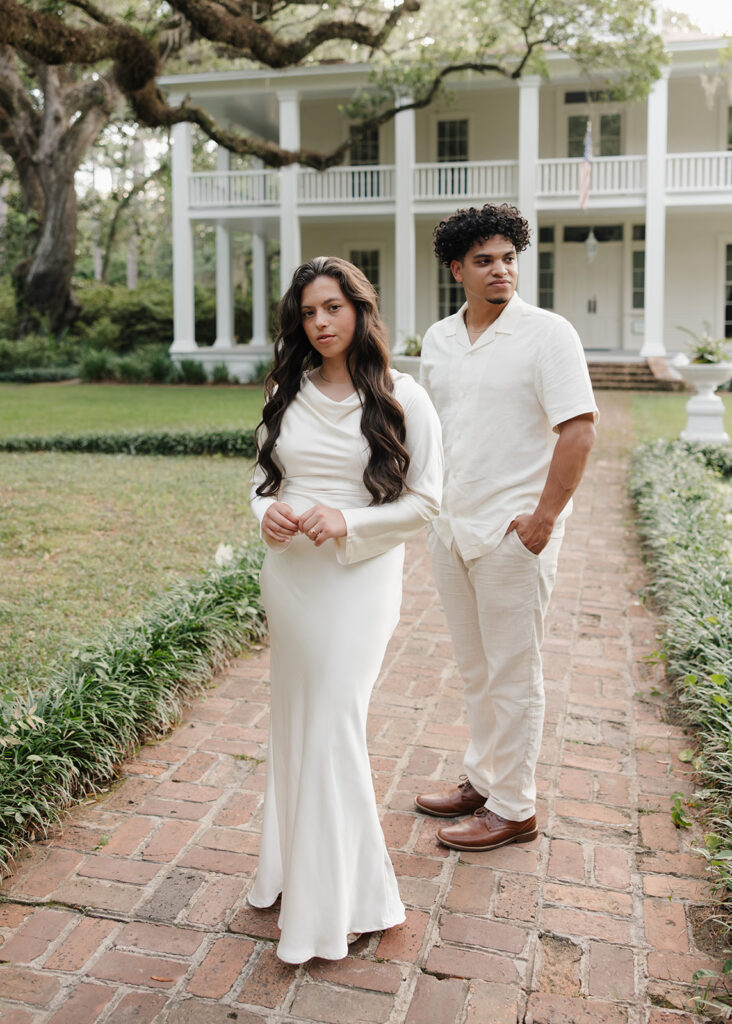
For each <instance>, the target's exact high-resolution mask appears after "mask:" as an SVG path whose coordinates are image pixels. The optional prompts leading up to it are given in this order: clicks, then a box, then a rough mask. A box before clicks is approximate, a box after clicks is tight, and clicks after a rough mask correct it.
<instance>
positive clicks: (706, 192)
mask: <svg viewBox="0 0 732 1024" xmlns="http://www.w3.org/2000/svg"><path fill="white" fill-rule="evenodd" d="M666 194H667V195H668V197H669V200H670V202H672V203H683V202H684V200H685V199H686V200H689V199H691V198H693V199H694V200H695V202H702V203H703V202H717V201H718V200H719V199H720V198H724V199H727V200H732V152H731V153H719V152H717V153H670V154H669V155H668V156H667V157H666Z"/></svg>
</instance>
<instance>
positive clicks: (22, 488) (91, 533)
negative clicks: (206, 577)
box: [0, 392, 252, 690]
mask: <svg viewBox="0 0 732 1024" xmlns="http://www.w3.org/2000/svg"><path fill="white" fill-rule="evenodd" d="M232 394H241V392H232ZM131 425H134V424H131ZM250 468H251V464H250V463H249V462H248V461H245V460H240V459H223V458H216V457H214V458H206V457H196V458H159V457H143V456H110V455H76V454H73V455H72V454H65V453H47V452H43V453H34V454H27V455H26V454H24V455H14V454H10V455H0V579H1V580H2V586H1V587H0V650H2V659H0V690H1V689H3V688H4V689H8V688H9V689H18V688H22V687H23V680H24V679H28V680H29V681H30V682H31V684H32V685H34V686H43V683H44V680H45V679H46V674H47V669H48V666H49V663H50V662H51V661H52V660H53V659H54V658H55V657H57V656H58V655H59V653H62V652H63V650H64V649H65V648H66V647H67V645H68V644H69V643H71V641H72V638H73V637H88V636H89V635H90V634H93V633H94V632H95V631H96V630H98V629H99V627H100V626H101V625H103V624H104V623H105V622H109V621H112V620H119V619H120V618H122V617H125V616H129V615H133V614H135V613H136V612H138V611H139V610H140V609H141V608H142V607H143V606H144V604H145V603H146V602H147V601H148V600H149V599H150V598H151V597H153V596H155V595H156V594H159V593H160V592H161V591H163V590H164V588H165V586H166V584H168V583H169V582H170V581H171V580H173V579H175V578H179V577H181V576H191V575H194V574H195V573H196V572H198V571H199V570H200V569H201V568H202V567H203V566H204V565H206V563H207V562H210V561H211V559H212V558H213V555H214V553H215V551H216V548H217V546H218V545H219V544H220V543H222V542H224V543H229V544H234V545H236V544H239V543H241V541H242V540H243V539H244V538H245V537H246V536H247V535H248V534H249V533H250V531H251V529H252V517H251V513H250V511H249V503H248V489H249V488H248V480H249V473H250Z"/></svg>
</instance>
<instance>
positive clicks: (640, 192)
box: [188, 152, 732, 215]
mask: <svg viewBox="0 0 732 1024" xmlns="http://www.w3.org/2000/svg"><path fill="white" fill-rule="evenodd" d="M581 168H582V160H581V159H579V158H574V159H560V160H539V164H538V169H537V183H536V184H537V188H536V195H537V201H538V206H539V209H540V210H541V209H543V210H561V209H565V208H569V207H571V208H574V207H575V206H576V204H577V199H578V196H579V186H580V175H581ZM645 193H646V158H645V157H644V156H607V157H595V158H594V159H593V161H592V184H591V186H590V203H591V204H592V207H593V208H594V209H595V210H597V208H598V207H599V206H606V207H608V208H613V207H619V206H622V205H637V206H642V205H643V204H644V203H645ZM517 195H518V162H517V161H515V160H495V161H473V162H464V163H462V162H461V163H430V164H417V165H416V166H415V168H414V177H413V196H414V200H415V202H417V203H425V204H430V205H429V206H428V207H427V208H428V209H431V208H433V207H434V206H435V204H439V205H444V206H445V208H446V209H447V208H449V206H450V205H451V204H452V203H453V202H454V201H455V200H467V201H470V202H481V203H482V202H487V201H489V200H490V201H499V202H500V201H504V200H508V201H514V202H515V201H516V199H517ZM666 196H667V201H668V203H669V204H670V205H681V204H683V203H694V204H699V205H705V204H713V203H719V202H720V201H721V202H722V203H725V204H726V203H729V202H732V152H730V153H725V152H717V153H680V154H671V155H669V156H668V157H667V158H666ZM188 202H189V207H190V209H191V210H196V211H199V210H209V211H212V212H213V211H222V213H221V215H224V214H223V211H224V210H232V209H238V210H246V209H250V210H255V209H258V208H261V207H270V208H272V207H275V208H276V207H277V206H278V205H279V174H278V172H277V171H273V170H257V171H227V172H221V171H218V172H216V171H214V172H210V173H205V174H192V175H190V177H189V179H188ZM297 202H298V205H299V206H300V207H301V208H302V209H303V211H304V210H309V211H311V213H315V212H316V207H322V208H325V209H327V210H328V211H330V212H334V211H335V212H336V213H338V214H339V215H343V214H344V212H345V211H344V209H338V207H349V208H350V207H353V205H354V204H361V203H363V204H365V205H366V207H367V208H370V209H372V210H374V212H376V207H378V206H379V204H381V208H380V210H379V211H378V212H379V213H381V214H388V213H389V212H390V211H393V209H394V202H395V168H394V166H387V165H377V166H368V167H331V168H329V169H328V170H327V171H324V172H320V171H313V170H310V169H309V168H300V169H299V171H298V175H297ZM273 212H276V210H275V211H273Z"/></svg>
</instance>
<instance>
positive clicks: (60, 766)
mask: <svg viewBox="0 0 732 1024" xmlns="http://www.w3.org/2000/svg"><path fill="white" fill-rule="evenodd" d="M261 557H262V551H261V548H260V547H259V545H257V546H253V547H251V548H244V549H242V550H240V551H239V552H237V553H236V554H235V555H233V556H232V557H231V561H230V562H229V564H226V565H223V566H217V567H215V568H212V569H210V570H208V571H207V572H205V573H204V574H203V575H202V576H201V577H200V578H198V579H196V580H194V581H191V582H186V583H180V584H177V585H175V586H173V587H171V588H170V590H169V591H168V592H167V593H166V594H165V595H164V596H163V597H161V598H159V599H158V600H157V601H156V602H154V603H153V604H152V605H151V606H150V607H149V608H148V610H147V611H146V612H144V613H143V614H142V615H140V616H138V617H137V618H136V619H134V620H132V621H130V622H126V623H123V624H121V625H119V626H115V627H109V628H107V629H106V630H104V631H103V632H101V633H100V634H99V635H98V636H97V637H96V638H94V639H92V640H91V641H90V642H88V643H86V644H84V645H82V646H80V647H79V648H78V649H77V650H75V651H74V652H73V655H72V657H71V659H70V661H68V662H67V663H66V664H64V665H62V666H59V667H58V668H57V669H55V670H54V672H53V674H52V678H51V679H50V681H49V683H48V685H47V686H46V688H45V689H44V691H43V693H41V694H39V695H38V696H37V697H33V696H31V695H29V696H28V697H27V698H25V699H20V698H16V699H15V700H13V701H10V700H8V701H6V702H4V703H0V866H7V864H8V862H9V861H10V859H11V858H12V856H13V855H14V854H15V853H16V852H17V851H18V849H19V848H20V847H21V846H23V845H24V844H25V843H27V842H28V840H29V839H30V838H32V837H37V836H38V835H43V834H45V832H46V831H47V829H48V827H49V825H51V824H52V823H54V822H55V821H57V820H58V819H59V818H60V816H61V814H62V813H63V810H64V809H65V808H67V807H68V806H69V805H70V804H71V803H73V802H74V801H76V800H78V799H80V798H81V797H83V796H85V795H88V794H90V793H94V792H95V791H96V790H98V789H99V788H100V787H103V786H105V785H106V784H108V783H109V782H110V780H112V779H113V778H114V777H115V775H116V773H117V771H118V767H119V765H120V763H121V762H122V761H123V760H124V759H125V758H126V757H128V756H129V755H130V754H131V753H132V752H133V751H134V750H135V749H136V748H137V747H138V746H139V744H141V743H143V742H145V741H147V740H151V739H154V738H156V737H159V736H161V735H163V734H164V733H166V732H167V731H168V730H169V729H171V728H172V727H173V726H174V725H175V724H176V723H177V722H178V721H179V719H180V715H181V712H182V710H183V708H184V706H185V705H186V703H187V702H188V701H190V699H191V698H192V697H193V696H195V695H197V694H199V693H201V692H203V691H204V690H205V689H206V687H207V686H208V685H209V684H210V681H211V678H212V676H213V674H214V672H216V670H217V669H219V668H220V667H221V666H222V665H223V664H224V663H225V662H226V660H227V659H228V658H230V657H231V656H232V655H234V654H236V653H238V652H240V651H241V650H242V648H244V647H246V646H248V645H251V644H253V643H255V642H256V641H258V640H260V639H261V638H262V637H263V635H264V633H265V619H264V612H263V610H262V606H261V603H260V599H259V582H258V577H259V567H260V564H261Z"/></svg>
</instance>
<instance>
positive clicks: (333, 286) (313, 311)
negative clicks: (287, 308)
mask: <svg viewBox="0 0 732 1024" xmlns="http://www.w3.org/2000/svg"><path fill="white" fill-rule="evenodd" d="M300 314H301V316H302V325H303V327H304V329H305V334H306V335H307V339H308V341H309V342H310V344H311V345H312V346H313V348H314V349H315V351H316V352H319V353H320V354H321V356H322V357H323V361H324V362H327V361H330V360H333V361H334V364H335V363H342V362H345V358H346V352H347V351H348V349H349V347H350V345H351V342H352V341H353V334H354V331H355V330H356V307H355V306H354V304H353V303H352V302H351V300H350V299H347V298H346V296H345V295H344V294H343V292H342V291H341V286H340V284H339V283H338V281H336V279H335V278H334V277H326V276H324V275H322V276H321V277H316V278H315V280H314V281H311V282H310V284H307V285H305V287H304V288H303V290H302V296H301V299H300Z"/></svg>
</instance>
